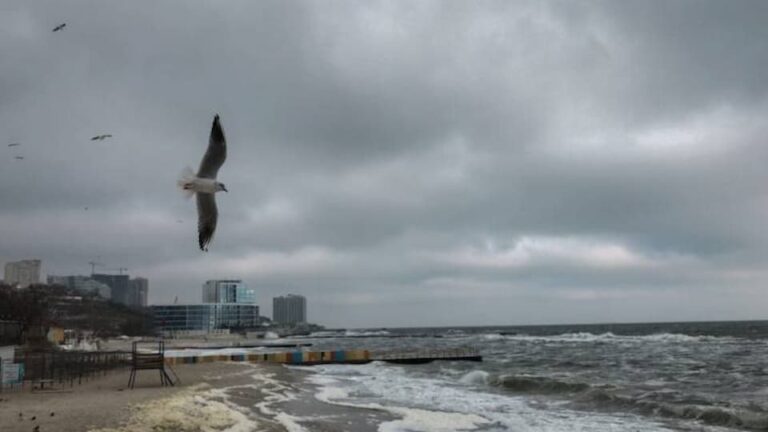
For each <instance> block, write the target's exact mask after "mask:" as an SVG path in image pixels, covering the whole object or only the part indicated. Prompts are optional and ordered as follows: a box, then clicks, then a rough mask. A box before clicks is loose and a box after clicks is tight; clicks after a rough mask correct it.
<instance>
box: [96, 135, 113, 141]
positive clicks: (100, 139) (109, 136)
mask: <svg viewBox="0 0 768 432" xmlns="http://www.w3.org/2000/svg"><path fill="white" fill-rule="evenodd" d="M106 138H112V135H110V134H104V135H96V136H95V137H92V138H91V141H104V140H105V139H106Z"/></svg>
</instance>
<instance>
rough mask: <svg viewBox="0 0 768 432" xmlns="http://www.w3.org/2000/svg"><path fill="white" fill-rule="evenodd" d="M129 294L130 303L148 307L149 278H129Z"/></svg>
mask: <svg viewBox="0 0 768 432" xmlns="http://www.w3.org/2000/svg"><path fill="white" fill-rule="evenodd" d="M128 295H129V296H130V299H129V300H130V305H132V306H139V307H147V297H148V296H149V280H147V278H143V277H137V278H134V279H131V280H129V281H128Z"/></svg>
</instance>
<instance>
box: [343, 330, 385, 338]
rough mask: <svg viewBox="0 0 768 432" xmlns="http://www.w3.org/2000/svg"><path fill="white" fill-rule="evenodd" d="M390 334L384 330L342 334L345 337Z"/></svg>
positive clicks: (350, 331) (352, 331)
mask: <svg viewBox="0 0 768 432" xmlns="http://www.w3.org/2000/svg"><path fill="white" fill-rule="evenodd" d="M390 334H391V333H390V332H388V331H386V330H347V331H345V332H344V336H346V337H368V336H389V335H390Z"/></svg>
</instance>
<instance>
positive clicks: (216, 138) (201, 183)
mask: <svg viewBox="0 0 768 432" xmlns="http://www.w3.org/2000/svg"><path fill="white" fill-rule="evenodd" d="M226 158H227V140H226V139H225V138H224V131H223V130H222V129H221V123H219V115H218V114H216V116H215V117H214V118H213V126H212V127H211V136H210V138H209V140H208V150H206V151H205V156H203V160H202V161H201V162H200V169H199V170H198V171H197V175H195V174H194V172H192V168H190V167H187V168H185V169H184V171H183V172H182V173H181V178H180V179H179V181H178V182H177V184H178V185H179V187H180V188H181V189H182V190H183V191H184V193H185V194H186V195H187V197H191V196H192V195H193V194H195V193H196V194H197V233H198V237H197V241H198V244H199V245H200V250H202V251H205V252H208V243H210V242H211V239H212V238H213V233H214V232H215V231H216V221H217V220H218V217H219V212H218V210H217V209H216V198H215V196H214V194H215V193H216V192H220V191H224V192H228V191H227V187H226V186H224V184H223V183H219V182H217V181H216V174H217V173H218V172H219V168H221V166H222V165H223V164H224V160H225V159H226Z"/></svg>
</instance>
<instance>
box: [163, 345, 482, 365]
mask: <svg viewBox="0 0 768 432" xmlns="http://www.w3.org/2000/svg"><path fill="white" fill-rule="evenodd" d="M436 360H447V361H478V362H479V361H482V360H483V357H482V356H481V355H480V353H479V351H477V350H476V349H474V348H469V347H464V348H453V349H435V350H419V351H374V352H372V351H369V350H336V351H291V352H276V353H258V354H254V353H248V354H246V353H243V354H221V355H216V354H211V355H200V356H186V357H166V358H165V362H166V364H169V365H175V364H195V363H212V362H223V361H233V362H249V363H278V364H292V365H302V366H314V365H321V364H365V363H370V362H373V361H385V362H389V363H399V364H422V363H429V362H432V361H436Z"/></svg>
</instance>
